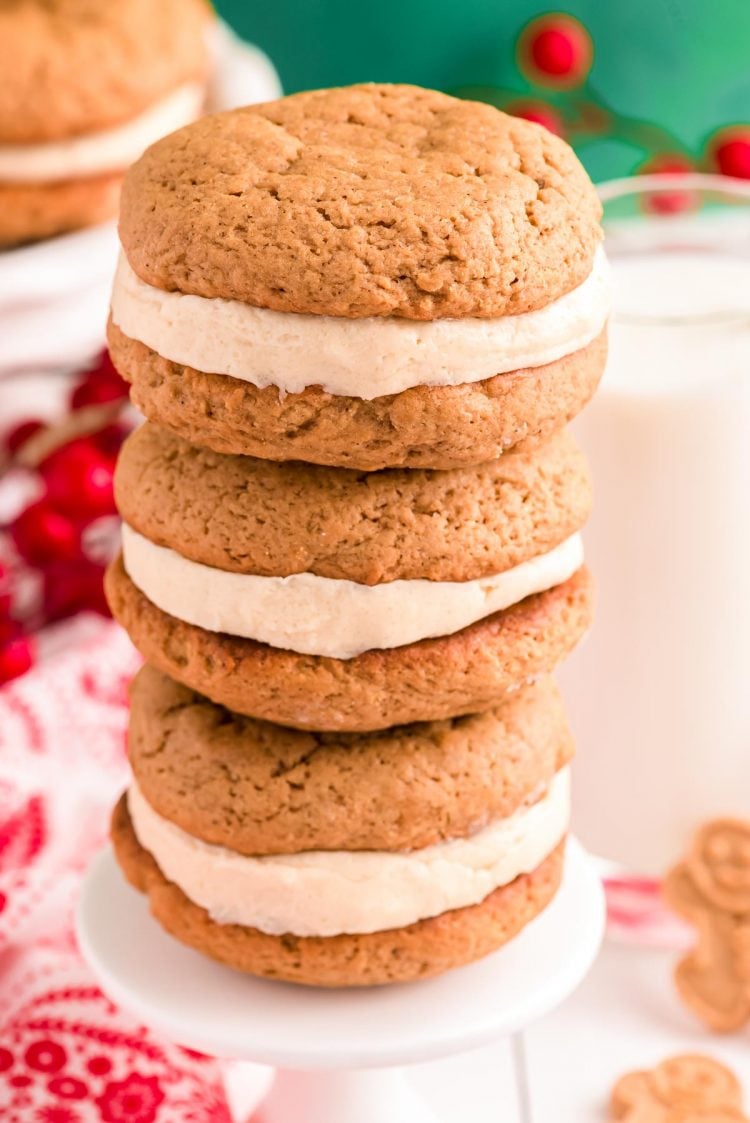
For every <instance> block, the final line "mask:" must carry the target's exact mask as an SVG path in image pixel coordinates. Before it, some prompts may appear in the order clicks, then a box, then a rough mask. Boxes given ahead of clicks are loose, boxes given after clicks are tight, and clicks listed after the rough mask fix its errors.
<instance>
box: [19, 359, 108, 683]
mask: <svg viewBox="0 0 750 1123" xmlns="http://www.w3.org/2000/svg"><path fill="white" fill-rule="evenodd" d="M126 396H127V384H126V383H125V382H124V381H123V379H121V378H120V376H119V374H118V373H117V371H116V370H115V369H114V367H113V366H112V363H111V360H110V359H109V356H108V354H107V353H106V352H104V353H103V354H102V355H101V356H99V358H98V360H97V362H96V364H95V366H94V367H93V368H92V369H90V370H87V371H84V372H83V374H82V375H81V377H80V378H79V379H78V381H77V382H76V384H75V385H74V387H73V389H72V392H71V394H70V399H69V403H70V408H71V411H72V412H71V413H70V414H69V415H68V416H67V417H66V418H64V419H63V420H62V421H61V422H60V423H59V424H57V425H48V424H46V423H45V422H43V421H41V420H39V419H38V418H28V419H26V420H24V421H22V422H21V423H20V424H17V425H15V426H14V427H13V428H12V429H11V430H10V431H8V432H7V433H6V434H5V437H4V439H3V441H2V442H0V444H1V445H2V449H1V451H2V453H3V455H4V458H5V464H6V466H11V467H18V468H19V470H20V471H21V472H22V473H26V474H27V475H29V474H30V473H33V478H34V480H35V485H36V486H35V497H34V499H33V501H32V502H30V503H28V505H27V506H26V507H25V508H24V509H23V510H21V511H20V512H19V513H18V514H17V515H16V517H15V518H14V519H13V520H12V522H11V523H10V524H9V525H7V526H6V527H4V528H2V529H3V530H4V531H5V539H6V542H8V543H9V544H10V546H11V548H12V554H13V555H14V556H15V560H13V559H12V558H11V564H9V565H6V566H3V565H0V684H2V683H4V682H8V681H10V680H11V679H13V678H16V677H18V676H19V675H21V674H23V673H24V672H25V671H27V670H28V669H29V668H30V667H31V666H32V665H33V662H34V641H33V637H32V636H31V635H30V633H31V632H32V631H34V630H35V629H36V628H38V627H42V626H44V625H45V624H49V623H51V622H53V621H56V620H60V619H63V618H65V617H67V616H71V615H73V614H74V613H76V612H79V611H82V610H84V609H87V610H89V611H94V612H98V613H100V614H102V615H108V614H109V610H108V608H107V605H106V601H105V598H104V590H103V576H104V566H105V564H106V561H107V558H108V556H111V553H112V543H113V541H114V540H115V534H114V532H115V531H116V528H117V523H116V520H115V519H114V518H113V516H114V515H115V503H114V494H113V481H114V470H115V461H116V459H117V453H118V451H119V448H120V445H121V444H122V441H123V439H124V437H125V436H126V435H127V427H126V426H124V425H123V424H122V423H121V421H120V420H119V417H118V415H119V413H120V412H121V410H122V407H123V405H124V403H125V401H126ZM102 544H104V546H103V545H102ZM24 588H25V589H26V590H28V589H29V588H33V589H34V590H35V596H34V597H31V598H30V597H29V595H28V593H27V595H25V596H24V595H22V594H21V593H19V590H23V589H24ZM29 605H31V607H29Z"/></svg>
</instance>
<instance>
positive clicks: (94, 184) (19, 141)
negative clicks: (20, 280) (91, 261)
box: [0, 0, 212, 247]
mask: <svg viewBox="0 0 750 1123" xmlns="http://www.w3.org/2000/svg"><path fill="white" fill-rule="evenodd" d="M211 22H212V15H211V11H210V8H209V6H208V4H206V3H205V2H204V0H160V3H158V4H153V3H151V2H150V0H120V2H119V3H101V2H99V0H15V2H14V3H5V4H0V43H1V44H2V60H3V61H2V66H1V67H0V247H5V246H12V245H17V244H21V243H24V242H29V241H33V240H38V239H40V238H47V237H51V236H53V235H56V234H62V233H65V232H67V231H70V230H76V229H79V228H81V227H84V226H91V225H94V224H96V223H99V222H103V221H105V220H107V219H110V218H113V217H114V216H115V215H116V214H117V209H118V204H119V198H120V187H121V185H122V177H123V174H124V172H125V169H126V168H127V166H128V165H129V164H130V163H132V161H133V160H134V159H136V158H137V157H138V156H139V155H140V154H141V152H142V151H143V149H144V148H145V147H147V145H148V144H150V143H151V142H152V141H153V140H156V139H158V138H159V136H160V135H163V133H164V132H167V131H169V130H170V129H172V128H177V127H179V126H181V125H184V124H185V123H186V122H187V121H189V120H190V119H191V118H192V117H194V116H195V113H196V111H197V110H198V108H199V103H200V87H201V86H202V84H203V83H204V82H205V79H206V76H207V72H208V67H209V61H210V60H209V44H208V40H207V35H208V32H209V28H210V25H211ZM191 86H195V89H194V90H193V92H192V93H191V91H190V87H191ZM173 95H175V96H176V97H177V98H178V101H177V103H175V104H174V105H173V104H172V102H171V101H170V102H169V103H166V104H167V106H168V111H167V110H164V109H163V107H162V102H165V99H167V98H172V97H173ZM153 109H157V119H153V118H151V117H148V116H144V115H148V114H149V113H150V111H151V110H153ZM159 113H161V114H162V115H161V116H159V115H158V114H159ZM142 116H143V117H144V123H143V124H142V123H141V122H140V118H141V117H142ZM121 127H125V128H126V129H127V128H129V127H132V128H133V129H134V130H135V132H134V133H132V134H131V135H126V136H125V137H124V138H122V137H119V138H117V137H116V138H114V139H113V138H112V137H109V138H107V137H106V134H107V133H108V132H109V131H110V130H116V129H120V128H121ZM99 134H101V137H100V136H99ZM81 144H83V146H84V148H85V149H86V155H85V156H83V155H82V154H81ZM97 145H99V148H97ZM76 146H78V147H76Z"/></svg>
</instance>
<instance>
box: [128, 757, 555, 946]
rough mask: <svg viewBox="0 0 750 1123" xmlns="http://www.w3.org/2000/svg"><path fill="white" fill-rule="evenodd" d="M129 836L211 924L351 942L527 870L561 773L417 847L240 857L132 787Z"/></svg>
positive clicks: (537, 860)
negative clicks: (469, 826) (473, 828)
mask: <svg viewBox="0 0 750 1123" xmlns="http://www.w3.org/2000/svg"><path fill="white" fill-rule="evenodd" d="M128 807H129V810H130V817H131V821H132V824H133V830H134V831H135V834H136V837H137V839H138V841H139V842H140V844H141V846H142V847H143V848H144V849H145V850H147V851H148V852H149V853H150V854H151V855H152V857H153V858H154V860H155V862H156V864H157V865H158V866H159V869H160V870H161V871H162V873H163V874H164V876H165V877H166V878H167V879H168V880H169V881H171V882H173V883H174V884H175V885H177V886H179V888H180V889H181V890H182V891H183V893H184V894H185V895H186V897H188V898H189V899H190V900H191V901H192V902H193V903H194V904H196V905H199V906H200V907H201V908H203V909H206V911H207V912H208V913H209V915H210V916H211V918H212V920H214V921H216V922H217V923H219V924H241V925H243V926H244V927H247V928H257V929H258V930H259V931H261V932H266V933H268V934H270V935H274V936H277V935H282V934H284V933H291V934H294V935H296V936H337V935H340V934H342V933H347V934H350V935H355V934H358V933H366V932H380V931H386V930H388V929H391V928H403V927H406V926H407V925H409V924H415V923H416V922H417V921H419V920H424V919H427V918H428V917H432V916H438V915H440V913H444V912H447V911H449V910H450V909H459V908H466V907H468V906H470V905H477V904H479V903H480V902H481V901H483V900H484V899H485V898H486V897H488V896H489V894H490V893H492V892H494V891H495V890H496V889H499V888H500V887H501V886H504V885H509V884H510V882H511V881H514V880H515V879H516V878H517V877H519V876H521V875H522V874H525V873H531V871H532V870H534V869H536V868H537V866H539V865H540V864H541V863H542V862H543V861H544V859H545V858H546V857H547V856H548V855H549V854H550V853H551V852H552V851H553V850H554V848H555V847H556V846H557V844H558V843H559V842H560V840H561V839H562V838H563V836H564V835H565V833H566V831H567V829H568V822H569V818H570V776H569V770H568V768H564V769H562V770H561V771H560V772H558V773H557V775H556V776H555V777H554V778H553V780H552V782H551V783H550V785H549V787H548V789H547V791H546V792H545V794H544V795H543V796H542V798H541V799H540V800H539V801H538V802H536V803H534V804H532V805H531V806H524V807H522V808H520V809H519V810H518V811H517V812H516V813H515V814H514V815H511V816H510V817H509V818H507V819H499V820H496V821H495V822H494V823H491V824H490V825H489V826H487V827H485V828H484V829H483V830H480V831H478V832H477V833H476V834H474V835H472V836H471V837H469V838H458V839H452V840H450V841H447V842H440V843H437V844H436V845H434V846H428V847H426V848H425V849H422V850H412V851H396V852H386V851H377V850H363V851H344V850H332V851H323V850H311V851H306V852H303V853H301V854H280V855H270V856H264V857H258V858H251V857H246V856H245V855H242V854H237V853H236V852H234V851H232V850H227V849H226V848H225V847H222V846H213V845H209V844H208V843H206V842H202V841H201V840H200V839H197V838H195V837H193V836H192V835H190V834H188V833H187V832H186V831H183V830H182V829H181V828H180V827H177V826H175V824H174V823H171V822H169V821H168V820H167V819H164V818H162V817H161V816H160V815H159V814H157V812H156V811H154V809H153V808H152V807H151V805H150V804H149V803H148V802H147V801H146V799H145V797H144V796H143V794H142V792H141V791H140V789H139V788H138V785H137V784H136V783H135V782H133V785H132V786H131V788H130V790H129V792H128Z"/></svg>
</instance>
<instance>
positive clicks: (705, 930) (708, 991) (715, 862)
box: [664, 819, 750, 1033]
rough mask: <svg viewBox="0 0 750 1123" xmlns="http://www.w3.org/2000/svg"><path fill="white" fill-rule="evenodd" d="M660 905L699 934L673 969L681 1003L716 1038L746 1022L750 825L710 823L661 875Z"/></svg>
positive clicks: (749, 1015)
mask: <svg viewBox="0 0 750 1123" xmlns="http://www.w3.org/2000/svg"><path fill="white" fill-rule="evenodd" d="M664 895H665V897H666V899H667V902H668V903H669V904H670V905H671V906H672V908H673V909H675V911H676V912H678V913H680V915H681V916H684V917H685V918H686V919H687V920H689V921H690V922H691V923H692V924H694V925H695V927H696V928H697V930H698V943H697V944H696V946H695V948H694V949H693V950H692V951H691V952H689V953H688V955H686V956H685V957H684V959H682V960H681V961H680V963H679V964H678V966H677V969H676V971H675V981H676V984H677V989H678V991H679V993H680V995H681V997H682V999H683V1001H684V1002H685V1003H686V1004H687V1005H688V1006H689V1007H690V1008H691V1009H692V1010H693V1011H694V1012H695V1013H696V1014H697V1015H698V1017H699V1018H701V1020H702V1021H704V1022H705V1023H706V1025H708V1026H709V1027H710V1028H711V1029H713V1030H715V1031H716V1032H718V1033H731V1032H732V1031H734V1030H738V1029H740V1028H741V1027H742V1026H743V1025H744V1024H745V1023H746V1022H747V1021H748V1020H750V823H748V822H742V821H740V820H736V819H714V820H713V821H711V822H709V823H706V824H705V825H704V826H703V827H701V828H700V830H699V831H698V832H697V834H696V835H695V837H694V839H693V842H692V846H691V849H690V852H689V854H688V856H687V858H686V859H685V861H683V862H680V863H679V865H677V866H675V868H674V869H673V870H671V872H670V873H669V874H668V875H667V878H666V880H665V882H664Z"/></svg>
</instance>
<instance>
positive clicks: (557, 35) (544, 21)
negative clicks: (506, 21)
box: [518, 12, 594, 87]
mask: <svg viewBox="0 0 750 1123" xmlns="http://www.w3.org/2000/svg"><path fill="white" fill-rule="evenodd" d="M593 58H594V50H593V45H592V43H591V36H590V35H589V33H588V31H587V30H586V28H585V27H584V26H583V24H582V23H580V22H579V21H578V20H577V19H574V18H573V16H569V15H566V14H565V13H563V12H559V13H553V14H548V15H543V16H539V17H537V19H533V20H532V21H531V23H529V24H527V25H526V27H525V28H524V30H523V32H522V33H521V38H520V40H519V58H518V63H519V67H520V68H521V70H522V71H523V72H524V73H525V74H526V76H527V77H529V78H531V79H532V81H535V82H538V83H539V84H540V85H542V86H559V87H565V86H579V85H580V84H581V83H582V82H583V80H584V79H585V77H586V75H587V74H588V72H589V70H590V69H591V63H592V62H593Z"/></svg>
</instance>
